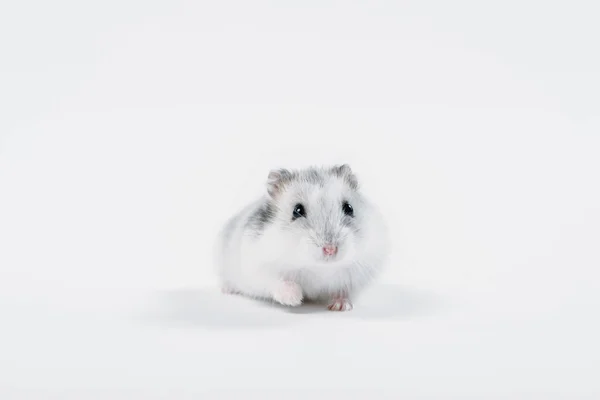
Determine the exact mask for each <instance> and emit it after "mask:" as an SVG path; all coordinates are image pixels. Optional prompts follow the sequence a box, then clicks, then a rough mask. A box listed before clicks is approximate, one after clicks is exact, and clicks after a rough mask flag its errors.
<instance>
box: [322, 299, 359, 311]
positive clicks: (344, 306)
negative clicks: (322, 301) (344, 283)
mask: <svg viewBox="0 0 600 400" xmlns="http://www.w3.org/2000/svg"><path fill="white" fill-rule="evenodd" d="M327 308H328V309H329V310H330V311H350V310H352V308H353V306H352V302H351V301H350V300H349V299H347V298H344V297H341V298H334V299H332V300H331V302H330V303H329V305H328V306H327Z"/></svg>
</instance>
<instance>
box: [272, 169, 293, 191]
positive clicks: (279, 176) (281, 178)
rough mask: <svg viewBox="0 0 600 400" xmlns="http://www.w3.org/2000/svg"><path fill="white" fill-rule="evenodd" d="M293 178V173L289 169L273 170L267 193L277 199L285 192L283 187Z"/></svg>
mask: <svg viewBox="0 0 600 400" xmlns="http://www.w3.org/2000/svg"><path fill="white" fill-rule="evenodd" d="M291 178H292V173H291V172H290V171H288V170H287V169H283V168H280V169H273V170H271V172H269V177H268V178H267V192H268V193H269V196H271V197H272V198H275V197H276V196H277V195H278V194H279V193H281V191H282V190H283V186H284V185H285V183H286V182H288V181H289V180H290V179H291Z"/></svg>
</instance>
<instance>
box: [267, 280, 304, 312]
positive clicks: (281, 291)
mask: <svg viewBox="0 0 600 400" xmlns="http://www.w3.org/2000/svg"><path fill="white" fill-rule="evenodd" d="M273 299H274V300H275V301H276V302H278V303H281V304H283V305H285V306H299V305H300V304H302V288H301V287H300V285H298V284H297V283H295V282H291V281H283V282H281V284H280V285H279V286H278V287H277V288H276V289H275V290H274V291H273Z"/></svg>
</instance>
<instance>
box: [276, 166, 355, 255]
mask: <svg viewBox="0 0 600 400" xmlns="http://www.w3.org/2000/svg"><path fill="white" fill-rule="evenodd" d="M267 192H268V196H269V198H268V205H267V208H269V209H270V211H269V213H270V217H271V220H270V221H269V223H270V224H271V225H272V229H271V237H272V238H273V239H274V241H273V244H274V245H275V246H277V253H278V254H279V255H280V256H281V257H282V258H284V259H285V260H286V263H288V264H290V265H302V266H307V267H308V266H314V265H316V266H335V265H338V264H340V263H344V262H348V261H351V260H352V259H353V258H354V257H355V256H356V253H357V249H358V247H359V246H358V245H359V243H360V239H361V238H360V235H361V229H360V228H361V226H362V221H363V220H364V218H365V214H366V213H367V209H366V204H365V202H364V201H363V199H362V197H361V195H360V193H359V191H358V182H357V179H356V177H355V175H354V173H353V172H352V171H351V169H350V167H349V166H348V165H346V164H345V165H341V166H334V167H330V168H309V169H304V170H299V171H290V170H287V169H278V170H273V171H271V172H270V173H269V177H268V182H267Z"/></svg>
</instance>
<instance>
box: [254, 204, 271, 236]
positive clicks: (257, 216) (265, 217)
mask: <svg viewBox="0 0 600 400" xmlns="http://www.w3.org/2000/svg"><path fill="white" fill-rule="evenodd" d="M274 219H275V206H274V205H273V204H272V203H271V202H268V201H267V202H265V203H264V204H262V205H261V206H260V207H259V208H258V209H257V210H256V211H255V212H253V213H252V214H251V215H250V217H249V218H248V223H247V226H248V228H250V229H251V230H253V231H255V232H262V231H264V230H265V227H266V226H267V225H268V224H270V223H271V222H272V221H273V220H274Z"/></svg>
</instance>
